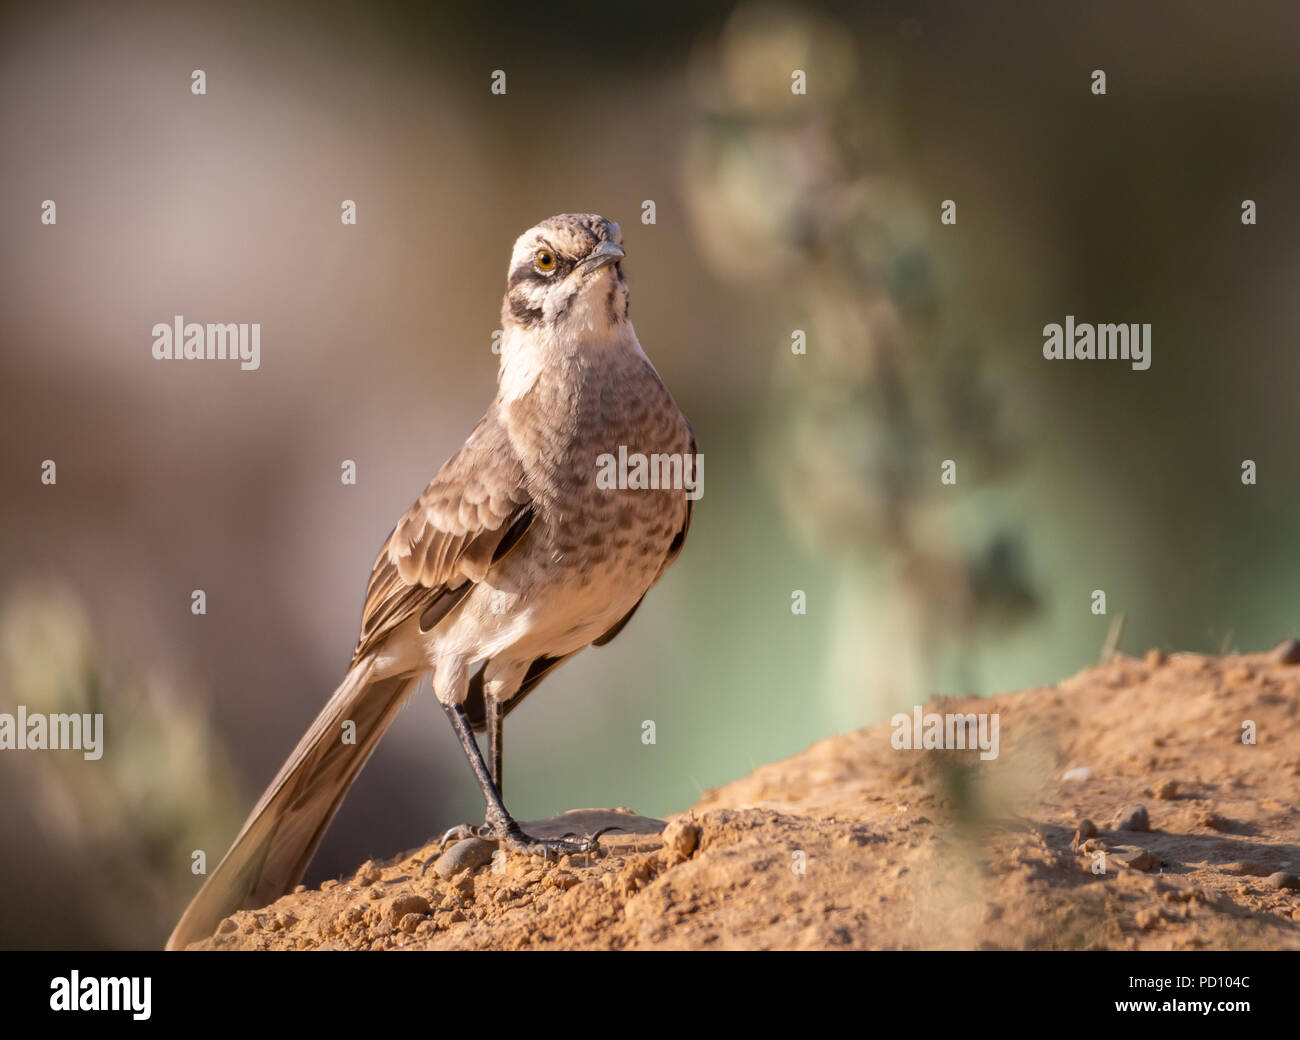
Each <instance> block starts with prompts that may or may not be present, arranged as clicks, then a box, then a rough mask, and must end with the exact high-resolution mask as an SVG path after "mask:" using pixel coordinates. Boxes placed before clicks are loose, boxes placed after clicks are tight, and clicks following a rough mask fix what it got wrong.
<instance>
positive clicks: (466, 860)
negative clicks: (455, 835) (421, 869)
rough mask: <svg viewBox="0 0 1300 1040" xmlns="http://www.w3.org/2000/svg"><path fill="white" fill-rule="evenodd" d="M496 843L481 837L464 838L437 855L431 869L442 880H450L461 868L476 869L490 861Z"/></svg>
mask: <svg viewBox="0 0 1300 1040" xmlns="http://www.w3.org/2000/svg"><path fill="white" fill-rule="evenodd" d="M496 850H497V843H496V842H495V841H487V840H485V839H483V838H465V839H464V840H463V841H458V842H456V844H455V845H453V846H452V847H451V848H449V849H448V850H447V851H446V852H444V853H443V854H442V855H441V856H439V857H438V861H437V862H436V863H434V865H433V869H434V870H435V871H436V872H437V874H438V876H439V877H440V878H442V879H443V880H450V879H451V878H453V877H455V876H456V875H457V874H459V873H460V872H461V871H462V870H478V868H479V867H481V866H483V865H484V864H485V863H490V862H492V853H494V852H496Z"/></svg>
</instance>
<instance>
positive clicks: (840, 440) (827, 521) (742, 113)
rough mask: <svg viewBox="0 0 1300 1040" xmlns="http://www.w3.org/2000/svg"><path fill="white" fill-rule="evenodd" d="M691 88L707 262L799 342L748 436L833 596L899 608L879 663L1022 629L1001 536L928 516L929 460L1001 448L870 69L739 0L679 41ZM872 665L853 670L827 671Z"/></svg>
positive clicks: (933, 498) (880, 65)
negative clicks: (763, 301)
mask: <svg viewBox="0 0 1300 1040" xmlns="http://www.w3.org/2000/svg"><path fill="white" fill-rule="evenodd" d="M877 59H879V60H877ZM787 69H788V70H796V69H798V70H808V75H809V77H811V83H812V87H811V89H809V91H808V93H807V94H806V95H801V94H796V93H794V92H793V91H792V89H791V80H789V79H783V78H782V77H781V76H779V75H773V70H787ZM694 84H695V92H696V96H697V99H698V105H699V111H700V115H699V122H698V125H697V127H696V128H695V130H694V132H693V134H692V135H691V139H690V142H689V146H688V150H687V160H686V182H687V187H688V198H689V200H690V204H691V213H692V215H693V227H694V229H695V230H696V232H697V234H698V237H699V240H700V243H701V246H702V248H703V250H704V252H705V255H706V256H707V257H708V258H709V259H710V261H711V263H712V267H713V269H714V272H715V273H716V274H717V275H718V277H720V278H724V279H729V280H733V281H737V282H739V283H742V284H744V285H746V286H749V287H751V288H759V289H761V290H762V291H763V292H764V293H766V294H769V295H770V296H775V297H776V298H778V299H780V300H781V301H783V306H784V307H785V308H786V311H787V313H788V314H789V315H790V325H791V327H792V328H794V327H796V326H797V327H800V328H803V329H804V331H805V332H806V333H807V354H806V355H803V356H797V355H794V354H793V353H792V352H790V351H786V352H784V356H783V357H780V359H779V360H778V361H777V362H776V363H775V366H774V371H773V375H772V387H771V396H770V402H769V406H768V409H767V413H766V414H767V421H765V423H764V426H763V428H762V430H761V431H760V436H759V438H758V445H759V451H760V452H761V454H762V456H763V459H764V461H765V463H766V465H764V466H762V467H761V468H762V469H763V470H764V471H765V472H766V473H768V474H770V475H771V477H772V485H773V487H774V489H775V491H776V493H777V494H778V495H779V497H780V499H781V501H782V503H783V505H784V507H785V511H786V514H787V516H788V518H789V521H790V523H791V524H792V525H793V526H794V527H795V528H796V529H797V530H799V531H800V532H802V534H803V536H804V537H805V539H806V540H807V541H808V542H809V543H810V544H812V545H815V546H817V547H819V548H820V549H821V550H822V551H823V552H824V553H826V554H827V555H829V556H830V557H832V558H835V559H836V560H837V561H839V562H840V563H841V564H843V565H844V567H845V570H844V571H843V572H842V573H843V574H844V575H845V580H844V582H843V583H842V584H841V587H840V594H841V596H843V597H846V598H849V599H854V598H861V597H864V596H868V597H874V598H884V599H886V600H888V601H890V602H892V603H894V604H896V605H898V607H899V609H900V610H901V612H902V616H906V617H909V618H911V623H910V624H909V625H907V631H906V634H905V638H904V640H903V642H902V643H901V644H900V643H899V642H897V641H893V640H891V642H892V645H893V652H894V653H896V654H899V655H904V656H910V657H912V658H914V659H916V660H921V661H924V660H928V659H931V658H932V657H934V656H936V654H937V652H938V650H939V648H940V644H941V643H942V642H944V641H950V640H954V639H960V638H961V637H962V636H963V634H965V635H969V634H970V633H971V631H972V630H973V629H974V628H975V627H976V626H977V625H978V624H979V623H981V622H985V621H988V622H995V623H998V624H1008V623H1014V622H1015V621H1017V620H1020V619H1021V618H1023V617H1024V616H1026V615H1027V614H1028V613H1029V612H1031V611H1032V610H1033V608H1034V607H1035V605H1036V597H1035V593H1034V591H1033V589H1032V587H1031V585H1030V582H1029V580H1028V578H1027V577H1026V575H1025V573H1024V568H1023V565H1022V554H1021V551H1020V542H1021V538H1022V534H1021V532H1020V530H1019V529H1018V528H1017V527H1008V528H1005V529H998V530H994V531H993V532H991V534H990V535H988V536H987V538H986V540H985V541H984V542H983V543H981V544H974V545H963V544H961V542H960V541H959V540H957V539H954V538H953V537H952V536H951V533H950V532H949V531H948V530H946V528H945V523H946V522H945V519H944V512H945V508H946V506H947V501H945V499H947V500H948V501H951V499H952V497H953V495H954V491H953V489H951V488H947V487H944V486H942V485H941V483H940V479H939V478H940V466H941V463H942V461H943V460H945V459H953V460H955V461H956V462H957V467H958V473H957V476H958V481H959V484H960V486H961V488H962V489H963V491H964V490H965V489H967V488H968V487H970V486H972V485H977V484H978V483H980V482H986V481H991V480H994V479H996V478H998V477H1001V476H1004V475H1005V474H1006V473H1007V472H1008V471H1009V470H1010V469H1011V468H1012V467H1014V465H1015V463H1016V461H1017V456H1018V453H1017V451H1016V445H1015V444H1014V442H1013V440H1012V438H1011V436H1010V435H1008V433H1007V432H1006V431H1004V430H1003V429H1002V427H1001V426H1000V424H999V421H998V403H997V400H996V398H995V396H994V394H993V392H992V391H991V389H990V386H989V384H988V381H987V380H986V378H985V372H984V370H983V367H982V365H981V357H982V356H981V354H980V352H979V351H978V350H977V349H976V347H975V345H973V344H972V343H970V342H969V341H968V339H967V337H966V336H965V335H964V334H963V331H962V326H961V323H960V321H959V320H954V319H953V318H952V316H951V313H950V310H949V309H946V308H945V306H944V285H943V281H944V278H945V277H948V276H947V275H946V274H945V272H944V262H943V259H942V257H941V255H940V254H939V252H938V251H937V250H936V247H935V243H934V242H933V240H932V236H933V235H934V234H935V233H936V231H937V229H938V228H939V227H940V225H939V220H938V216H939V215H938V212H937V209H936V208H935V207H933V206H926V207H922V205H921V203H920V202H919V201H918V200H917V199H916V198H914V197H913V195H912V193H911V192H910V191H909V189H908V186H907V184H906V183H905V182H904V181H903V180H902V179H900V177H899V176H898V175H897V174H896V173H895V170H894V167H895V165H896V141H897V136H898V135H897V133H896V132H895V130H894V128H893V127H892V126H891V125H890V121H889V111H890V109H889V105H888V104H882V103H881V99H882V98H888V96H889V86H890V64H889V62H888V61H887V60H885V59H884V58H883V56H881V55H877V54H875V53H873V49H872V47H871V46H870V45H867V46H861V45H859V44H858V43H857V42H855V41H854V39H853V36H852V33H851V31H850V30H849V27H847V26H845V25H841V24H838V23H837V22H835V21H833V20H831V19H830V18H829V17H828V16H824V15H820V14H815V13H811V12H809V11H807V10H802V9H799V8H795V7H786V6H778V5H773V4H767V3H760V4H750V5H744V6H741V7H739V8H738V9H737V10H736V11H735V13H734V14H733V15H732V17H731V18H730V19H729V20H728V22H727V23H726V25H725V26H724V27H723V29H722V31H721V32H720V34H719V35H718V38H717V40H716V41H715V42H714V43H713V44H712V45H711V46H710V47H708V48H706V49H702V50H701V51H700V52H699V54H698V55H697V62H696V64H695V67H694ZM841 609H844V610H849V611H852V610H853V607H852V605H851V604H841ZM845 637H846V638H847V639H848V640H850V641H851V642H852V643H853V644H854V645H859V644H861V642H862V640H861V637H860V635H859V634H856V633H852V632H846V633H845ZM850 656H851V655H850ZM873 671H874V672H877V673H878V672H879V662H875V663H874V664H873V663H872V662H870V661H869V660H860V661H856V662H853V663H852V664H851V665H850V666H849V669H848V671H847V672H846V673H843V674H841V675H840V676H838V677H837V680H836V681H838V682H840V683H852V684H854V685H857V686H861V685H862V684H863V683H865V682H866V681H867V680H866V678H865V677H866V675H868V674H871V672H873ZM933 678H934V676H933V674H932V673H927V671H926V670H925V669H922V670H921V672H920V675H919V682H914V683H911V684H908V683H906V682H905V681H903V682H902V687H903V688H901V689H899V690H898V691H897V692H898V693H899V694H901V695H902V696H903V697H904V698H908V697H913V696H924V695H925V693H926V688H927V687H928V686H929V684H930V682H932V681H933Z"/></svg>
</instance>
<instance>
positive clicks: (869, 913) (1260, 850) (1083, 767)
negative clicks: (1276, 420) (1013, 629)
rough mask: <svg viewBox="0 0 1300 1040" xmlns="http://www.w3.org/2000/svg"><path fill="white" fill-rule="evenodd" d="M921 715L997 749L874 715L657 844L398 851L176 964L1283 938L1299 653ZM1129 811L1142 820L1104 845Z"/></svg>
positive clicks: (721, 800) (1189, 662)
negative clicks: (873, 720) (991, 738)
mask: <svg viewBox="0 0 1300 1040" xmlns="http://www.w3.org/2000/svg"><path fill="white" fill-rule="evenodd" d="M926 709H927V710H928V711H938V712H941V713H942V712H955V711H967V712H997V713H998V715H999V721H1000V730H999V736H1000V748H999V755H998V758H997V759H996V760H994V761H985V762H982V761H980V759H979V757H978V752H975V751H907V750H894V749H893V748H892V747H891V744H890V735H891V729H890V725H889V723H888V722H886V723H882V724H880V725H877V726H873V727H871V728H869V729H866V730H861V731H858V732H856V733H850V734H848V735H846V736H842V737H835V738H832V739H829V740H824V741H821V742H819V743H817V744H815V745H813V746H812V747H810V748H809V749H808V750H807V751H805V752H804V753H803V754H800V755H796V756H795V757H793V758H790V759H787V760H785V761H783V762H777V763H774V764H772V765H768V766H764V767H762V768H760V769H758V770H757V771H756V772H755V773H753V774H752V775H751V776H748V777H745V778H743V779H741V780H737V781H735V782H734V783H731V784H728V785H727V786H726V787H723V788H720V789H718V790H715V791H710V792H709V793H708V794H706V795H705V796H704V798H703V799H701V801H700V803H699V804H698V805H696V806H695V807H694V808H692V809H690V810H689V811H687V812H685V813H683V814H681V815H679V816H675V817H673V818H671V819H670V820H669V821H668V829H667V830H666V831H665V832H663V833H662V834H661V833H658V832H659V830H660V828H661V827H662V824H660V823H659V822H658V821H650V820H644V819H643V818H641V817H636V816H634V815H632V814H630V813H627V812H626V811H625V810H623V811H615V813H616V814H615V815H613V816H611V815H610V813H609V812H605V811H594V810H592V811H583V812H580V813H579V814H577V815H576V816H572V817H570V818H564V817H561V818H557V819H556V820H554V821H549V822H548V824H549V825H548V826H543V827H541V829H543V830H549V831H550V832H551V833H563V832H564V831H569V830H571V831H580V832H587V831H589V830H590V829H591V828H593V827H596V826H604V825H605V824H606V823H608V822H621V823H622V824H623V825H624V826H625V828H626V831H639V832H640V833H627V832H625V833H622V834H608V835H606V836H605V837H603V838H602V839H601V842H602V849H601V851H600V852H599V853H596V854H593V855H591V856H577V857H572V858H569V857H566V858H565V859H563V860H561V861H560V862H559V863H550V864H546V863H543V862H542V860H540V859H538V858H532V857H522V856H516V855H505V854H502V855H500V856H499V857H498V858H497V859H496V860H495V861H493V860H491V859H489V858H488V857H490V855H491V852H492V850H491V849H490V848H482V847H479V846H474V845H469V846H465V847H463V848H461V849H459V850H453V853H452V854H453V855H455V856H456V857H459V858H460V862H459V863H458V862H455V861H446V860H444V861H441V862H439V863H438V864H436V865H435V866H434V867H430V869H429V870H428V871H427V872H426V873H425V875H424V876H423V877H422V876H421V875H420V866H421V864H422V863H423V862H424V861H425V860H426V859H427V858H428V857H430V856H431V855H433V854H434V852H435V850H434V849H433V848H426V849H419V850H415V851H413V852H409V853H406V854H403V855H401V856H397V857H396V858H394V859H392V860H390V861H388V862H386V863H375V862H368V863H365V864H363V865H362V866H361V867H360V868H359V869H358V871H357V872H356V874H355V875H354V876H353V877H351V878H346V879H343V880H341V881H329V882H326V883H325V884H324V885H323V886H322V887H321V888H320V889H319V890H313V891H307V890H302V889H301V887H300V889H299V891H296V892H294V893H293V894H291V895H288V896H285V897H284V898H283V899H280V900H279V901H277V902H276V903H274V904H273V905H272V906H269V907H267V908H266V909H264V910H261V911H257V912H241V913H239V914H236V915H235V916H234V917H232V918H229V919H227V920H226V921H224V922H222V925H221V928H220V930H219V931H218V933H217V934H216V935H215V936H214V937H212V938H211V939H209V940H207V941H206V942H204V943H201V944H196V948H197V947H203V948H215V949H521V948H595V949H605V948H614V949H645V948H663V949H671V948H691V949H698V948H707V949H728V948H746V949H774V948H788V949H822V948H840V949H849V948H870V949H899V948H933V947H956V948H982V949H994V948H998V949H1008V948H1009V949H1024V948H1033V949H1076V948H1107V949H1175V948H1179V949H1181V948H1197V947H1199V948H1210V949H1222V948H1242V947H1285V948H1291V949H1298V948H1300V891H1298V890H1297V889H1300V880H1297V878H1296V874H1297V873H1300V817H1298V815H1297V812H1296V806H1297V804H1298V802H1300V717H1298V712H1300V644H1295V643H1289V644H1283V645H1282V646H1281V647H1278V648H1277V649H1276V650H1274V651H1272V652H1270V653H1266V654H1254V655H1243V656H1232V657H1225V658H1212V657H1204V656H1201V655H1197V654H1174V655H1171V656H1170V657H1168V658H1167V659H1166V658H1165V657H1164V656H1163V655H1162V654H1160V653H1159V652H1158V651H1151V652H1150V653H1149V654H1148V655H1147V656H1146V658H1144V659H1137V658H1131V657H1126V656H1122V655H1121V656H1117V657H1116V658H1115V659H1114V660H1112V661H1111V662H1110V663H1109V664H1107V665H1105V666H1102V667H1097V668H1091V669H1088V670H1086V671H1084V672H1082V673H1081V674H1079V675H1077V676H1075V677H1074V678H1072V679H1069V680H1066V681H1065V682H1062V683H1060V684H1059V685H1057V686H1055V687H1052V688H1047V689H1033V690H1025V691H1023V692H1020V693H1012V694H1005V695H1002V696H998V697H993V698H988V699H980V698H969V699H963V700H956V699H947V700H944V699H939V700H936V701H932V702H931V703H930V704H928V705H927V706H926ZM1247 721H1250V722H1253V723H1254V724H1255V728H1256V731H1257V743H1256V744H1254V745H1247V744H1243V743H1242V740H1241V734H1242V732H1243V729H1242V727H1243V723H1245V722H1247ZM1067 775H1068V776H1069V777H1070V778H1069V779H1067V778H1066V777H1067ZM1136 805H1140V806H1143V807H1144V808H1145V810H1146V817H1147V824H1148V826H1149V830H1141V829H1136V830H1133V829H1126V830H1121V829H1117V825H1118V823H1119V819H1118V817H1119V816H1120V815H1123V814H1124V811H1125V810H1132V808H1133V807H1134V806H1136ZM1129 815H1130V816H1132V817H1135V818H1136V819H1135V820H1134V821H1132V822H1131V825H1132V826H1136V827H1138V828H1140V827H1141V826H1142V823H1143V821H1142V819H1141V817H1142V815H1143V814H1142V813H1140V812H1136V811H1132V812H1130V813H1129ZM1085 820H1088V821H1092V822H1093V824H1094V825H1095V827H1096V831H1097V832H1096V834H1095V836H1093V837H1091V838H1089V837H1088V825H1087V824H1084V823H1083V821H1085ZM1081 824H1083V828H1082V833H1080V826H1081ZM476 863H478V864H479V865H477V866H476V865H475V864H476ZM458 865H459V866H460V867H461V869H459V871H458V872H453V871H455V870H456V868H457V866H458ZM1094 865H1096V866H1094ZM1096 867H1104V871H1105V872H1104V873H1096V872H1094V871H1095V870H1096ZM438 868H441V869H442V870H443V871H444V872H447V873H450V874H451V876H450V877H447V878H444V877H442V876H441V875H440V874H439V873H438Z"/></svg>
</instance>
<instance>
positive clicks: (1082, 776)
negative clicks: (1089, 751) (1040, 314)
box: [1061, 766, 1092, 784]
mask: <svg viewBox="0 0 1300 1040" xmlns="http://www.w3.org/2000/svg"><path fill="white" fill-rule="evenodd" d="M1061 779H1062V780H1063V781H1064V782H1065V783H1067V784H1075V783H1079V784H1081V783H1083V781H1085V780H1090V779H1092V770H1091V769H1089V768H1088V767H1087V766H1079V767H1078V768H1076V769H1068V770H1066V771H1065V772H1064V773H1063V774H1061Z"/></svg>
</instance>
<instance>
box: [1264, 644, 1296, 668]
mask: <svg viewBox="0 0 1300 1040" xmlns="http://www.w3.org/2000/svg"><path fill="white" fill-rule="evenodd" d="M1269 656H1270V657H1271V658H1272V659H1273V660H1274V661H1276V662H1277V663H1278V664H1300V639H1284V640H1282V642H1280V643H1278V644H1277V646H1275V647H1273V650H1272V652H1271V653H1270V654H1269Z"/></svg>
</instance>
